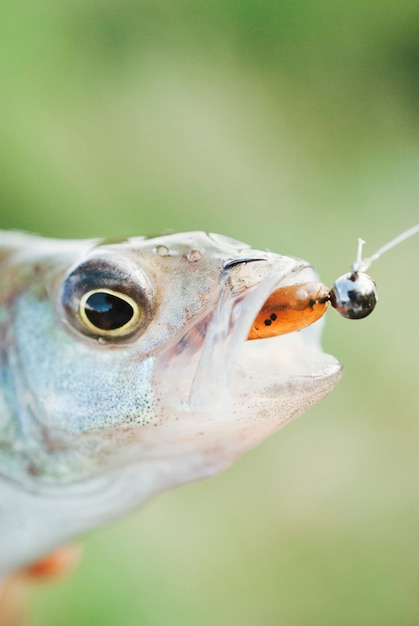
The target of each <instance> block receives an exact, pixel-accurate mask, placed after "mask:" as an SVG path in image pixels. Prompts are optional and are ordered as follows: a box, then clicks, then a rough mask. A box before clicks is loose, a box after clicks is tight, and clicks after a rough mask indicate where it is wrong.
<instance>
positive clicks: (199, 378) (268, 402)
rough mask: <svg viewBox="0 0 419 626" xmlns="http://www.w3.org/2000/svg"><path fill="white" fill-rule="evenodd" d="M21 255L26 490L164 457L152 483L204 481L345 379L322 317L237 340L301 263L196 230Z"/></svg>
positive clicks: (14, 321) (17, 371) (15, 363)
mask: <svg viewBox="0 0 419 626" xmlns="http://www.w3.org/2000/svg"><path fill="white" fill-rule="evenodd" d="M31 254H32V257H33V258H32V257H30V258H31V261H30V262H29V259H28V258H25V256H24V253H21V255H20V257H19V255H17V256H16V257H15V264H16V267H18V268H19V267H20V268H22V267H23V266H25V267H28V266H29V267H31V268H32V271H27V272H26V274H27V275H26V279H25V281H24V282H25V288H21V289H20V290H19V289H18V290H17V295H16V296H15V297H14V300H13V302H12V304H11V305H10V309H9V311H10V320H11V324H10V330H9V343H10V345H11V346H13V350H12V356H11V357H10V363H11V367H12V368H13V378H14V382H13V388H14V389H16V394H17V395H16V398H15V399H14V401H13V404H14V406H15V407H16V410H17V412H18V414H19V416H18V421H19V423H20V424H21V430H22V433H23V434H21V439H22V438H23V440H21V442H20V446H21V448H22V450H23V452H22V458H24V459H25V463H26V466H25V467H26V469H25V474H26V478H28V479H30V480H31V481H32V480H35V482H36V483H37V484H39V483H42V484H45V485H57V484H58V485H59V484H62V483H74V482H79V481H85V480H89V479H91V478H92V477H97V476H99V475H107V474H110V473H112V472H116V471H118V469H120V468H124V467H128V466H129V467H134V466H135V467H140V468H143V470H144V468H145V467H146V466H148V465H150V464H151V465H152V466H153V468H154V469H155V468H156V467H157V465H158V463H159V462H160V465H161V467H164V470H163V474H164V476H163V477H162V479H161V485H160V483H159V485H157V486H156V489H157V488H160V487H161V488H164V487H166V486H172V485H174V484H178V483H181V482H187V481H189V480H195V479H197V478H202V477H203V476H207V475H210V474H213V473H215V472H217V471H219V470H220V469H222V468H224V467H226V466H227V465H229V464H230V463H231V462H232V461H234V459H236V458H237V457H238V456H240V455H241V454H242V453H243V452H245V451H246V450H248V449H249V448H252V447H254V446H255V445H257V444H258V443H259V442H260V441H262V440H263V439H264V438H266V437H267V436H268V435H270V434H271V433H272V432H274V431H276V430H278V429H279V428H280V427H281V426H283V425H284V424H285V423H287V422H288V421H289V420H291V419H292V418H293V417H295V416H296V415H299V414H300V413H302V412H303V411H305V410H306V409H307V408H308V407H310V406H311V405H313V404H314V403H315V402H317V401H318V400H319V399H320V398H321V397H323V396H324V395H325V394H326V393H327V392H329V391H330V390H331V389H332V388H333V387H334V385H335V384H336V382H337V380H338V379H339V377H340V373H341V366H340V364H339V363H338V361H337V360H336V359H335V358H334V357H332V356H330V355H327V354H325V353H324V352H323V351H322V349H321V346H320V335H321V327H322V322H321V321H320V322H316V323H315V324H312V325H311V326H309V327H308V328H305V329H304V330H302V331H300V332H292V333H289V334H287V335H283V336H276V337H271V338H269V339H260V340H256V341H248V336H249V329H250V328H251V326H252V323H253V321H254V319H255V317H256V316H257V314H258V312H259V310H260V309H261V307H262V305H263V303H264V302H265V301H266V299H267V298H268V297H269V295H270V294H271V293H272V292H273V291H274V290H276V289H277V288H278V287H281V286H286V285H293V284H295V283H304V282H309V281H312V280H314V279H316V274H315V272H314V270H313V268H312V267H311V266H310V265H309V264H308V263H306V262H305V261H301V260H300V259H296V258H293V257H289V256H281V255H278V254H274V253H271V252H266V251H260V250H254V249H252V248H250V247H249V246H247V245H246V244H243V243H241V242H237V241H235V240H232V239H229V238H227V237H223V236H221V235H215V234H205V233H201V232H192V233H183V234H173V235H167V236H161V237H156V238H151V239H145V238H141V237H134V238H131V239H128V240H126V241H124V242H121V243H107V242H96V241H95V242H87V243H83V244H77V245H76V244H74V243H72V244H67V247H66V246H65V245H64V244H61V246H60V244H59V243H57V242H56V243H55V244H54V245H52V244H50V248H49V250H48V253H44V256H43V257H42V258H37V257H36V254H35V252H32V253H31ZM22 255H23V256H22ZM35 257H36V258H35ZM19 271H20V272H21V273H22V269H20V270H19ZM28 277H29V278H28ZM157 474H158V472H157ZM157 482H158V481H157Z"/></svg>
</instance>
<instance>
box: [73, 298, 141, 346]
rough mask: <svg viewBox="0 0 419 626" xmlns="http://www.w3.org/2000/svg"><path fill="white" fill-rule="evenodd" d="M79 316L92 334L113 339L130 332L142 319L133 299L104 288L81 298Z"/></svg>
mask: <svg viewBox="0 0 419 626" xmlns="http://www.w3.org/2000/svg"><path fill="white" fill-rule="evenodd" d="M79 315H80V318H81V320H82V321H83V322H84V323H85V325H86V327H87V328H91V330H92V332H95V333H99V334H100V335H102V336H113V337H117V336H121V335H122V334H124V335H125V334H127V333H129V332H131V331H132V329H133V327H135V326H136V325H137V324H138V323H139V321H140V320H141V318H142V312H141V310H140V307H139V306H138V304H137V303H136V302H135V300H134V299H133V298H131V297H130V296H128V295H127V294H124V293H121V292H116V291H113V290H112V289H105V288H103V289H96V290H94V289H93V290H91V291H88V292H87V293H85V294H84V295H83V296H82V298H81V300H80V305H79Z"/></svg>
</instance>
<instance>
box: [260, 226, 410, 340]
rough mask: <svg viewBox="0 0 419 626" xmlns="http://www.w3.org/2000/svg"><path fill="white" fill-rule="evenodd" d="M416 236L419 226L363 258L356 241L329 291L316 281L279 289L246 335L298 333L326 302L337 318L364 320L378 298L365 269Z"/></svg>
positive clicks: (322, 311)
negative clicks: (347, 268) (344, 270)
mask: <svg viewBox="0 0 419 626" xmlns="http://www.w3.org/2000/svg"><path fill="white" fill-rule="evenodd" d="M417 233H419V224H416V225H415V226H412V228H409V229H408V230H406V231H404V232H403V233H401V234H400V235H398V236H397V237H395V238H394V239H392V240H391V241H389V242H388V243H386V244H385V245H384V246H382V247H381V248H379V249H378V250H377V251H376V252H374V254H372V255H371V256H370V257H367V258H365V259H363V258H362V247H363V245H364V244H365V241H364V240H363V239H358V252H357V258H356V261H355V262H354V263H353V264H352V269H351V271H350V272H348V273H347V274H342V276H339V278H337V279H336V281H335V282H334V284H333V287H332V288H331V289H330V290H329V289H328V288H327V287H326V286H325V285H323V284H322V283H317V282H315V283H304V284H296V285H292V286H287V287H283V288H280V289H278V290H277V291H275V292H274V293H273V294H272V295H271V296H270V297H269V298H268V300H267V301H266V302H265V304H264V306H263V307H262V309H261V311H260V313H259V314H258V316H257V318H256V320H255V323H254V325H253V327H252V329H251V331H250V333H249V339H260V338H264V337H270V336H274V335H275V334H278V332H279V333H284V332H292V331H294V330H300V329H301V328H303V327H304V326H308V325H310V324H312V323H313V322H315V321H317V320H318V319H320V318H321V317H322V316H323V315H324V313H325V312H326V309H327V306H328V304H329V302H330V304H331V305H332V307H333V308H334V309H336V311H337V312H338V313H340V315H342V316H343V317H346V318H348V319H362V318H364V317H367V316H368V315H370V313H372V312H373V310H374V308H375V305H376V304H377V299H378V298H377V289H376V285H375V282H374V281H373V279H372V278H371V277H370V276H368V274H366V273H365V272H366V270H367V269H368V268H369V267H370V266H371V264H372V263H373V261H376V260H377V259H378V258H379V257H380V256H382V255H383V254H384V253H385V252H387V251H388V250H391V248H394V247H395V246H397V245H398V244H399V243H402V241H405V240H406V239H408V238H410V237H412V236H413V235H415V234H417ZM278 326H279V328H278Z"/></svg>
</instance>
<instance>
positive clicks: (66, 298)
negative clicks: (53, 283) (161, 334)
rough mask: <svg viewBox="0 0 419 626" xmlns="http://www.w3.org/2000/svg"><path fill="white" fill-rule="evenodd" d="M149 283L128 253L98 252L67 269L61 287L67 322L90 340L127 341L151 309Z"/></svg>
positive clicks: (144, 325) (152, 298) (147, 318)
mask: <svg viewBox="0 0 419 626" xmlns="http://www.w3.org/2000/svg"><path fill="white" fill-rule="evenodd" d="M155 305H156V304H155V294H154V289H153V286H152V283H151V282H150V280H149V277H148V276H147V274H146V273H145V272H144V271H143V270H142V268H141V267H140V266H139V264H138V263H137V262H136V261H135V260H134V259H132V258H129V257H128V256H125V255H124V256H122V255H115V254H109V253H105V252H104V251H100V253H99V252H98V253H94V254H93V255H92V256H91V257H90V258H88V259H87V260H85V261H83V262H82V263H80V264H79V265H76V266H75V267H73V268H71V269H70V271H69V273H68V274H67V276H66V277H65V278H64V281H63V283H62V289H61V307H62V310H63V313H64V315H65V318H66V321H67V323H68V324H69V325H70V326H72V327H73V328H74V329H75V330H77V331H78V332H80V333H82V334H83V335H87V336H88V337H90V338H92V339H98V340H101V341H102V342H106V343H115V344H116V343H120V342H121V341H122V342H123V341H129V340H130V339H132V338H133V337H134V336H135V337H136V336H137V335H138V334H139V333H141V332H144V330H145V329H146V328H147V326H148V324H149V322H150V321H151V319H152V314H153V311H154V308H155Z"/></svg>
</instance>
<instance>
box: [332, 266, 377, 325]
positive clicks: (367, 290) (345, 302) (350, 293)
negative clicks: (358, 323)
mask: <svg viewBox="0 0 419 626" xmlns="http://www.w3.org/2000/svg"><path fill="white" fill-rule="evenodd" d="M329 296H330V303H331V305H332V307H333V308H334V309H336V310H337V311H338V313H340V314H341V315H342V316H343V317H347V318H349V319H352V320H359V319H362V318H363V317H367V315H369V314H370V313H372V312H373V310H374V308H375V305H376V304H377V290H376V287H375V283H374V281H373V280H372V278H371V277H370V276H368V274H364V273H363V272H353V273H351V272H349V273H348V274H343V275H342V276H339V278H338V279H337V280H336V281H335V283H334V285H333V287H332V289H331V290H330V294H329Z"/></svg>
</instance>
